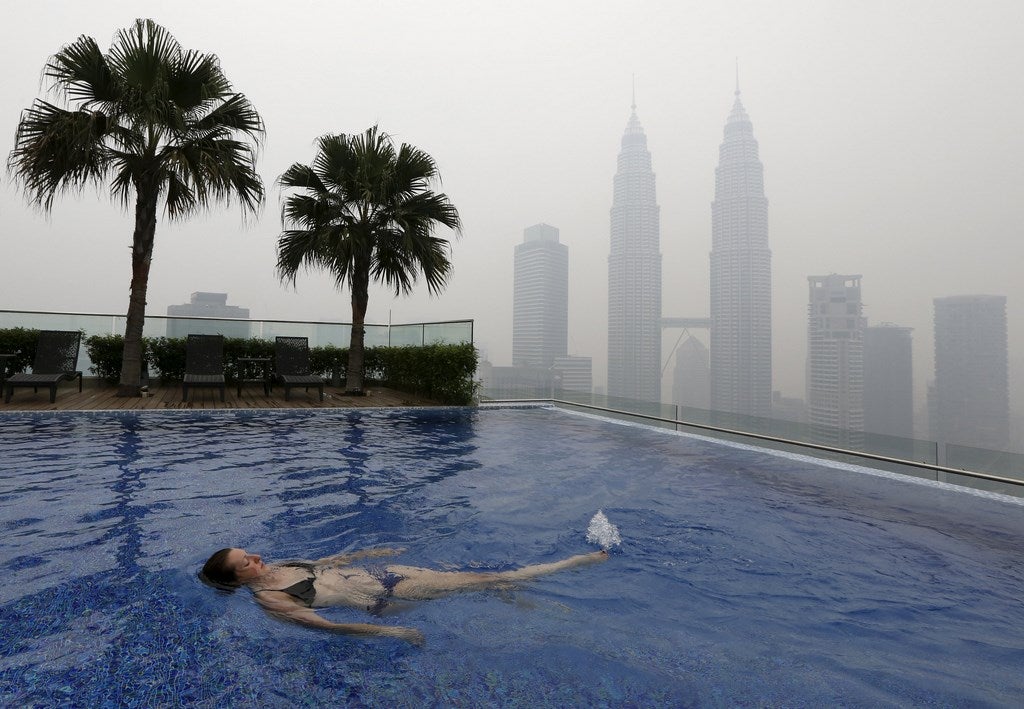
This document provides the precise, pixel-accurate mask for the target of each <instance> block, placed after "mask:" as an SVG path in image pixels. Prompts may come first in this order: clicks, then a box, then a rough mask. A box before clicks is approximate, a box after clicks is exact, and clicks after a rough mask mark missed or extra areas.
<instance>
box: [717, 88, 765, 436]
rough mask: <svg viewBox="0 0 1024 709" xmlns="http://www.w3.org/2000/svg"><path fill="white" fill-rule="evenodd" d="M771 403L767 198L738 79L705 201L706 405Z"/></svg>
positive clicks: (735, 407)
mask: <svg viewBox="0 0 1024 709" xmlns="http://www.w3.org/2000/svg"><path fill="white" fill-rule="evenodd" d="M771 402H772V272H771V251H770V250H769V249H768V200H767V199H766V198H765V196H764V168H763V166H762V165H761V161H760V160H759V159H758V148H757V140H755V139H754V127H753V125H752V124H751V122H750V118H749V117H748V116H747V112H746V110H744V108H743V104H742V103H741V102H740V90H739V86H738V85H737V87H736V100H735V102H734V103H733V107H732V112H731V113H730V114H729V118H728V119H727V120H726V123H725V131H724V139H723V140H722V145H721V146H720V147H719V149H718V167H717V168H715V200H714V202H712V203H711V408H712V409H714V410H716V411H728V412H731V413H737V414H746V415H753V416H769V415H770V414H771V406H772V403H771Z"/></svg>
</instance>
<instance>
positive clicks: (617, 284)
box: [608, 103, 661, 401]
mask: <svg viewBox="0 0 1024 709" xmlns="http://www.w3.org/2000/svg"><path fill="white" fill-rule="evenodd" d="M613 184H614V195H613V198H612V208H611V250H610V252H609V254H608V395H609V396H612V397H625V398H629V399H638V400H641V401H660V400H661V244H660V232H661V227H660V213H659V207H658V203H657V200H656V195H655V182H654V171H653V170H652V169H651V153H650V152H649V151H648V150H647V136H646V135H645V134H644V129H643V127H642V126H641V125H640V120H639V119H638V118H637V115H636V104H635V103H634V104H633V106H632V113H631V115H630V117H629V122H628V123H627V124H626V132H625V134H624V135H623V136H622V147H621V149H620V151H619V159H618V169H617V171H616V173H615V179H614V183H613Z"/></svg>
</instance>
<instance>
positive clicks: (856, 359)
mask: <svg viewBox="0 0 1024 709" xmlns="http://www.w3.org/2000/svg"><path fill="white" fill-rule="evenodd" d="M860 278H861V277H860V276H840V275H837V274H834V273H833V274H831V275H828V276H810V277H808V279H807V281H808V284H809V286H810V296H809V299H808V305H807V422H808V423H809V424H810V425H811V426H812V435H813V436H814V439H815V440H816V441H817V442H819V443H823V444H825V445H832V446H836V447H839V448H846V449H851V450H859V449H861V448H863V446H864V327H865V322H864V317H863V305H862V303H861V294H860Z"/></svg>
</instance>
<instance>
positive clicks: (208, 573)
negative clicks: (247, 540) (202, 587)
mask: <svg viewBox="0 0 1024 709" xmlns="http://www.w3.org/2000/svg"><path fill="white" fill-rule="evenodd" d="M230 552H231V547H228V548H227V549H221V550H219V551H215V552H214V553H213V554H211V555H210V558H209V559H207V560H206V563H205V564H203V570H202V571H200V572H199V579H200V580H201V581H203V582H204V583H207V584H209V585H211V586H213V587H214V588H218V589H220V590H221V591H234V590H235V589H236V588H238V576H237V575H236V574H235V570H234V569H233V568H231V567H230V566H228V554H229V553H230Z"/></svg>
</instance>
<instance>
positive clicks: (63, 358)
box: [4, 330, 82, 404]
mask: <svg viewBox="0 0 1024 709" xmlns="http://www.w3.org/2000/svg"><path fill="white" fill-rule="evenodd" d="M81 343H82V333H81V332H79V331H78V330H42V331H40V333H39V341H38V342H37V343H36V358H35V361H34V362H33V364H32V373H31V374H26V373H24V372H19V373H18V374H12V375H11V376H10V377H8V378H7V381H6V382H5V384H4V403H5V404H7V403H10V401H11V396H12V395H13V394H14V387H32V388H33V389H34V390H35V391H37V392H38V391H39V387H49V388H50V403H51V404H52V403H54V402H56V401H57V385H58V384H60V383H61V382H62V381H64V380H65V379H70V380H72V381H74V380H75V378H76V377H77V378H78V391H79V393H81V391H82V373H81V372H79V371H77V369H78V348H79V346H80V345H81Z"/></svg>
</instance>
